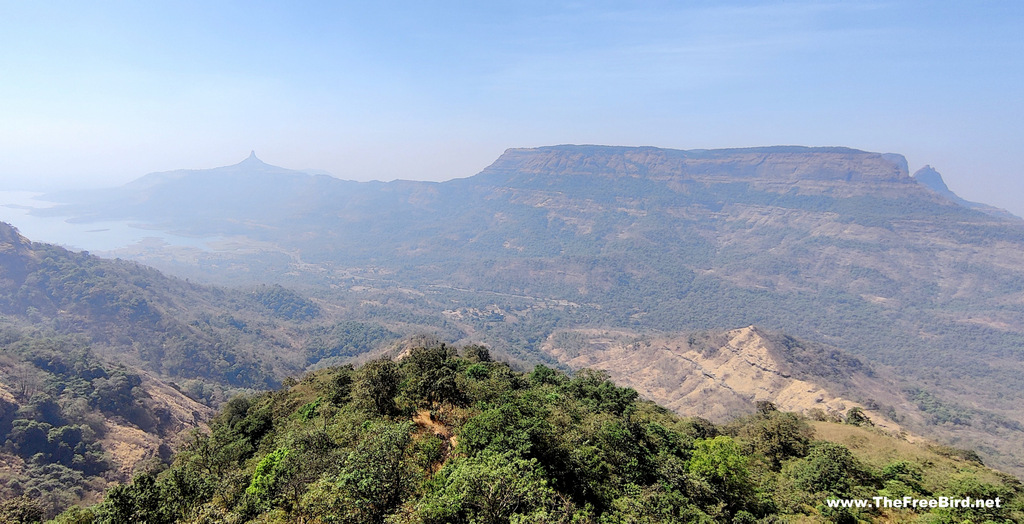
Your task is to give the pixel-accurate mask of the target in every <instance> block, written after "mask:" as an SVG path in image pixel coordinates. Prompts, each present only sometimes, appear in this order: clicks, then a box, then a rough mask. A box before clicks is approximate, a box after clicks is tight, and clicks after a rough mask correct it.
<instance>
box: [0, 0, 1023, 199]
mask: <svg viewBox="0 0 1024 524" xmlns="http://www.w3.org/2000/svg"><path fill="white" fill-rule="evenodd" d="M1022 35H1024V2H1016V1H1002V2H996V1H978V2H962V1H957V2H917V1H907V2H903V1H878V2H874V1H868V2H856V1H843V2H828V1H790V2H735V1H734V2H730V1H723V2H710V1H709V2H700V1H697V2H678V1H676V2H669V1H666V2H636V1H634V2H565V3H559V2H552V1H546V2H533V1H516V2H508V3H505V2H423V1H414V2H401V1H396V2H388V1H384V2H336V1H331V2H317V1H292V2H258V1H248V2H231V1H214V2H210V1H208V0H205V1H198V2H189V1H175V2H155V1H150V2H137V1H130V2H129V1H125V2H115V1H97V2H77V1H75V2H57V1H54V2H23V1H14V0H0V190H12V189H21V190H26V189H28V190H50V189H54V188H59V187H100V186H114V185H120V184H123V183H126V182H128V181H130V180H132V179H135V178H137V177H139V176H142V175H144V174H146V173H150V172H155V171H168V170H174V169H204V168H211V167H217V166H222V165H229V164H234V163H237V162H239V161H241V160H243V159H244V158H245V157H246V156H248V154H249V151H250V150H255V151H256V153H257V155H258V156H259V157H260V158H261V159H262V160H264V161H265V162H267V163H270V164H274V165H278V166H282V167H287V168H292V169H317V170H324V171H327V172H329V173H331V174H333V175H334V176H337V177H339V178H344V179H351V180H371V179H376V180H393V179H397V178H402V179H415V180H447V179H451V178H459V177H466V176H470V175H473V174H475V173H477V172H479V171H480V170H481V169H483V168H484V167H486V166H487V165H488V164H490V163H491V162H493V161H494V160H495V159H496V158H497V157H498V156H499V155H500V154H501V153H502V151H504V150H505V149H506V148H510V147H536V146H544V145H553V144H607V145H637V146H639V145H650V146H658V147H667V148H676V149H707V148H722V147H747V146H763V145H788V144H798V145H809V146H833V145H838V146H848V147H853V148H858V149H864V150H869V151H878V152H892V153H901V154H903V155H905V156H906V157H907V159H908V160H909V163H910V168H911V170H912V171H913V170H916V169H917V168H920V167H921V166H923V165H925V164H930V165H932V166H933V167H935V168H936V169H937V170H938V171H939V172H941V173H942V174H943V176H944V178H945V179H946V183H947V184H948V185H949V186H950V188H951V189H952V190H954V191H956V192H957V193H958V194H960V196H962V197H964V198H967V199H969V200H976V201H981V202H985V203H988V204H992V205H996V206H999V207H1003V208H1006V209H1009V210H1010V211H1012V212H1014V213H1016V214H1018V215H1022V216H1024V199H1022V198H1020V197H1021V196H1022V195H1024V177H1021V176H1019V173H1020V172H1021V170H1022V168H1024V100H1022V99H1024V95H1022V93H1024V89H1022V84H1024V82H1022V81H1024V36H1022Z"/></svg>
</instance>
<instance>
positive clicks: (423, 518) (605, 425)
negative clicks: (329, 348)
mask: <svg viewBox="0 0 1024 524" xmlns="http://www.w3.org/2000/svg"><path fill="white" fill-rule="evenodd" d="M747 334H748V335H750V334H751V333H747ZM462 354H463V356H462V357H459V356H458V355H457V352H456V351H455V350H454V349H453V348H451V347H446V346H444V345H442V346H431V347H415V348H412V349H411V351H410V352H409V353H408V354H407V355H406V356H405V357H404V358H403V359H401V360H400V361H398V362H395V361H392V360H389V359H378V360H373V361H370V362H367V363H366V364H364V365H363V366H361V367H359V368H353V367H351V366H344V367H338V368H329V369H324V370H319V371H317V372H315V373H311V374H309V375H307V376H305V377H303V378H302V380H301V381H298V382H297V383H295V384H293V385H292V386H291V387H289V388H286V389H282V390H279V391H272V392H266V393H263V394H260V395H256V396H251V397H239V398H236V399H234V400H232V401H231V402H229V403H228V404H227V405H226V406H225V407H224V409H223V410H222V411H221V413H220V414H219V415H218V416H217V417H216V418H215V419H214V420H213V421H212V422H211V424H210V432H209V433H200V434H197V435H195V436H194V438H193V440H192V441H191V442H190V444H189V445H188V446H187V447H186V448H185V449H184V450H182V451H181V452H180V453H179V454H178V455H177V456H176V458H175V460H174V463H173V464H172V465H171V466H170V467H169V468H168V469H167V470H165V471H162V472H146V473H143V474H140V475H138V476H136V477H135V479H134V480H133V482H132V483H130V484H127V485H122V486H117V487H115V488H112V489H111V490H109V491H108V492H107V496H106V498H105V500H104V501H103V502H102V503H101V504H97V505H94V506H91V507H87V508H73V509H71V510H69V511H68V512H66V513H65V514H64V515H62V516H61V518H62V519H64V520H63V521H64V522H66V521H73V522H78V523H83V524H85V523H97V524H98V523H100V522H157V523H164V522H167V523H170V522H240V523H241V522H309V523H324V522H398V523H413V522H419V523H424V524H444V523H470V522H489V523H503V522H545V523H570V522H576V523H596V522H665V523H682V522H707V523H711V522H721V523H729V522H734V523H738V522H788V521H799V522H861V521H878V522H909V521H911V520H912V519H915V521H920V522H925V521H928V522H932V521H935V522H966V521H972V522H976V521H981V520H982V519H985V521H987V522H1015V521H1016V522H1019V521H1020V519H1021V518H1024V511H1022V507H1024V506H1022V503H1024V488H1022V487H1021V484H1020V482H1019V481H1017V480H1016V479H1014V478H1012V477H1010V476H1008V475H1005V474H1001V473H999V472H996V471H993V470H990V469H988V468H986V467H984V466H983V465H981V464H980V463H979V462H978V460H977V457H976V455H973V454H972V453H970V452H965V451H963V450H956V449H951V448H947V447H942V446H935V445H931V444H928V443H910V442H907V441H905V440H901V439H898V438H894V437H889V436H885V435H883V434H881V433H879V432H877V431H874V430H872V429H871V428H870V427H868V426H869V424H870V423H869V422H868V421H866V420H865V419H864V418H863V417H862V416H858V415H856V412H855V411H854V412H852V414H851V415H850V416H849V417H848V419H847V421H846V423H842V424H841V423H830V422H821V421H808V420H807V419H805V418H802V417H800V416H798V415H795V414H793V413H786V412H783V411H779V410H778V409H776V407H775V406H773V405H772V404H771V403H770V402H762V403H761V404H759V405H758V411H757V413H754V414H751V415H748V416H745V417H741V418H738V419H735V420H733V421H731V422H730V423H729V424H726V425H716V424H713V423H711V422H709V421H707V420H703V419H697V418H686V417H679V416H677V415H674V414H672V413H671V412H669V411H668V410H666V409H664V408H662V407H659V406H657V405H655V404H653V403H650V402H647V401H643V400H640V399H638V396H637V392H636V391H634V390H632V389H630V388H625V387H621V386H618V385H616V384H615V383H613V382H611V381H610V380H608V377H607V375H606V374H604V373H600V372H594V371H584V372H580V373H577V374H576V375H575V376H573V377H569V376H566V375H565V374H563V373H560V372H558V371H556V370H552V369H550V368H546V367H544V366H537V367H535V368H534V370H533V371H532V372H530V373H521V372H515V371H512V370H511V369H509V367H508V366H507V365H506V364H504V363H501V362H496V361H492V360H491V358H490V355H489V354H488V352H487V351H486V350H484V349H482V348H480V347H479V346H469V347H465V348H463V349H462ZM876 497H877V500H879V501H881V500H883V499H886V498H888V499H890V500H894V499H895V500H898V501H900V502H902V501H903V498H904V497H907V498H909V499H914V500H916V499H925V500H927V499H935V500H936V502H938V501H939V500H940V498H942V499H945V500H949V499H950V498H954V499H956V500H958V501H959V500H964V499H965V497H970V498H971V499H972V500H973V499H982V500H992V505H991V506H987V507H978V508H975V507H970V508H939V507H935V508H931V507H928V506H927V505H924V506H921V505H917V506H914V507H907V508H898V509H897V508H893V507H888V508H886V507H878V508H873V507H865V508H833V507H829V505H828V502H827V501H828V500H830V499H864V500H867V501H872V500H876ZM997 497H998V500H999V503H998V506H996V505H995V501H996V498H997ZM2 511H3V508H2V506H0V512H2ZM0 515H2V513H0Z"/></svg>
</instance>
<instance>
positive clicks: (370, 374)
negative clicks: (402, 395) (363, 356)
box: [354, 358, 401, 416]
mask: <svg viewBox="0 0 1024 524" xmlns="http://www.w3.org/2000/svg"><path fill="white" fill-rule="evenodd" d="M400 383H401V374H400V372H399V368H398V365H397V364H395V363H394V362H392V361H391V359H387V358H381V359H377V360H371V361H369V362H367V363H366V364H363V367H361V368H360V369H359V373H358V377H357V379H356V385H355V390H354V394H355V396H356V399H357V400H358V402H359V403H360V404H361V405H362V406H363V407H364V408H365V409H368V410H370V411H371V412H373V413H376V414H378V415H384V416H387V415H391V414H393V413H394V412H395V395H397V394H398V386H399V384H400Z"/></svg>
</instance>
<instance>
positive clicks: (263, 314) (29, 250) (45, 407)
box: [0, 223, 400, 512]
mask: <svg viewBox="0 0 1024 524" xmlns="http://www.w3.org/2000/svg"><path fill="white" fill-rule="evenodd" d="M399 337H400V335H399V334H397V333H394V332H392V331H390V330H388V329H386V328H384V327H382V326H381V325H379V324H373V323H361V322H355V321H347V320H339V319H337V318H336V317H335V315H332V314H329V313H325V312H324V311H323V310H322V309H321V307H320V306H319V305H318V304H317V303H315V302H313V301H311V300H309V299H308V298H305V297H303V296H300V295H299V294H297V293H295V292H293V291H290V290H287V289H285V288H282V287H280V286H256V287H251V288H247V289H242V290H226V289H221V288H213V287H209V286H198V285H194V284H191V283H188V282H186V281H183V280H179V279H175V278H169V277H166V276H164V275H162V274H160V273H159V272H158V271H155V270H153V269H150V268H146V267H144V266H141V265H139V264H136V263H134V262H125V261H119V260H105V259H101V258H98V257H95V256H92V255H90V254H88V253H76V252H71V251H68V250H65V249H62V248H60V247H57V246H53V245H49V244H40V243H33V242H30V241H29V240H27V239H25V238H24V237H22V236H21V235H19V234H18V233H17V231H16V230H15V229H14V228H12V227H11V226H9V225H7V224H2V223H0V500H2V499H12V498H13V499H16V498H17V497H20V496H23V495H24V496H27V497H30V498H31V499H33V500H35V501H36V502H38V503H39V504H40V505H41V506H42V507H43V508H44V509H45V510H46V511H47V512H54V511H59V510H61V509H63V508H64V507H66V506H68V505H69V504H72V503H81V502H90V501H95V500H96V498H97V497H98V496H99V495H100V494H102V492H103V491H104V490H105V489H106V487H107V486H108V485H110V483H112V482H123V481H127V480H128V479H130V478H131V475H132V474H133V472H135V471H136V470H138V469H146V468H149V467H153V466H154V465H155V464H160V463H162V462H164V461H166V460H168V459H169V458H170V456H171V452H172V449H173V448H175V447H176V446H178V445H179V444H180V443H181V440H180V438H179V437H181V436H182V435H181V433H182V432H187V431H190V430H192V429H195V428H196V427H198V426H200V425H202V424H203V423H204V422H205V421H207V420H208V419H209V418H210V416H211V415H212V413H213V410H212V409H211V406H219V405H220V404H221V403H223V402H224V401H226V400H227V399H228V398H231V397H232V396H233V395H235V394H237V393H239V392H246V391H248V392H252V391H262V390H266V389H268V388H272V387H276V386H277V385H279V384H280V382H281V380H283V379H285V378H286V377H287V376H289V375H298V374H301V373H302V372H303V371H304V370H306V369H307V368H309V367H311V366H313V365H316V364H320V363H321V362H324V363H327V362H331V361H332V359H333V360H337V359H349V358H352V357H354V356H357V355H360V354H363V353H365V352H367V351H370V350H373V349H377V348H380V347H382V346H386V345H387V344H389V343H391V342H393V341H395V340H397V339H398V338H399Z"/></svg>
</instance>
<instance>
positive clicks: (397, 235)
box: [63, 146, 1024, 468]
mask: <svg viewBox="0 0 1024 524" xmlns="http://www.w3.org/2000/svg"><path fill="white" fill-rule="evenodd" d="M200 175H201V174H200ZM197 176H199V175H197ZM300 180H301V181H302V182H301V183H299V184H292V185H288V184H285V183H284V182H282V184H283V187H284V189H283V190H281V189H279V188H276V187H271V188H269V189H266V190H264V191H263V193H262V194H260V195H249V194H246V193H245V192H241V191H239V190H238V188H237V187H231V186H225V187H222V188H219V192H215V191H205V192H202V194H199V193H200V192H201V189H195V188H183V189H182V188H176V189H174V190H172V188H164V190H163V191H161V192H157V193H154V199H155V200H153V201H151V202H150V203H148V204H147V205H145V206H143V205H136V206H134V207H126V208H125V209H127V210H128V211H124V210H119V209H118V208H117V207H116V206H115V205H114V204H116V203H117V202H118V201H117V200H116V199H114V200H111V201H110V202H108V204H110V205H105V206H103V207H102V208H96V207H89V206H85V205H82V206H81V207H79V208H74V209H73V206H72V207H65V208H64V209H63V212H69V213H71V212H75V213H79V212H80V213H79V215H78V216H97V215H89V214H90V213H102V214H105V215H103V216H105V217H107V218H113V219H118V218H124V219H127V218H129V217H130V219H131V220H138V221H141V222H148V223H150V224H157V225H158V227H161V228H164V229H166V230H171V231H180V232H183V233H187V234H189V235H194V236H199V237H202V236H207V235H212V236H217V235H221V236H224V237H227V238H229V239H230V241H229V242H228V241H225V242H222V243H221V244H222V245H223V246H224V249H218V248H217V247H216V246H217V245H216V244H214V245H213V247H211V248H210V249H209V250H206V251H200V250H193V251H182V250H178V251H174V250H161V249H160V247H159V246H153V247H149V246H139V247H137V248H135V249H134V250H132V251H128V252H124V253H122V254H123V255H124V256H127V255H128V254H131V256H133V257H137V258H138V259H139V260H143V261H145V262H147V263H151V264H154V265H157V266H161V264H163V265H162V266H161V267H163V268H166V269H170V270H172V271H180V272H181V273H180V274H186V275H189V276H192V277H196V278H199V277H202V278H205V279H207V281H209V280H217V279H221V280H220V281H229V282H238V281H241V282H247V281H246V280H244V279H249V280H248V282H251V281H253V280H256V281H259V280H260V279H263V280H264V281H277V282H286V283H289V284H294V285H299V286H306V289H310V290H313V292H315V293H319V294H320V296H321V297H323V298H324V299H329V300H338V301H342V302H343V303H345V304H346V305H345V306H344V307H346V308H348V309H347V311H367V312H372V314H373V315H380V316H388V317H389V318H416V319H425V318H432V319H436V320H437V321H438V323H439V324H440V323H442V322H446V323H447V325H448V326H449V328H451V329H452V330H453V331H452V332H454V330H458V333H461V334H463V335H456V337H457V338H458V337H461V336H472V337H477V338H476V340H477V341H483V342H485V343H488V344H493V347H494V349H495V350H496V351H500V352H502V353H503V354H505V355H508V356H509V357H510V358H514V359H515V360H516V361H518V362H536V361H548V362H550V360H549V359H550V358H551V357H550V355H547V354H545V353H543V352H542V351H541V350H540V346H541V345H542V344H543V342H544V341H545V340H547V338H548V337H549V336H551V335H552V334H553V333H555V332H557V331H559V330H560V329H566V328H574V329H620V330H630V331H633V332H638V333H653V334H659V333H681V332H692V331H694V330H706V329H733V328H736V327H737V326H748V325H757V326H760V327H763V328H764V329H766V330H769V331H778V332H783V333H787V334H791V335H792V336H795V337H798V338H800V339H803V340H813V341H816V342H820V343H824V344H828V345H830V346H833V347H840V348H843V350H844V351H847V352H848V353H850V354H851V355H853V356H855V357H857V358H859V359H863V360H864V361H866V362H868V363H870V364H871V365H872V366H875V367H877V368H878V369H880V370H887V371H889V372H892V373H893V374H894V375H896V376H902V377H904V378H903V380H904V382H905V385H906V387H907V388H908V389H913V390H914V391H915V392H916V393H914V395H916V396H917V397H915V398H919V399H920V400H919V401H916V402H918V403H919V404H921V405H927V406H930V409H933V411H935V413H934V414H933V415H932V416H931V420H932V423H931V425H932V426H934V427H933V428H932V429H933V430H934V431H937V432H945V434H947V435H953V436H954V437H951V438H959V437H955V436H956V435H961V436H962V435H965V433H963V432H962V431H961V426H962V425H964V424H967V425H971V424H973V425H974V426H972V428H973V429H978V428H983V429H984V428H988V429H985V430H984V431H989V432H990V433H991V434H990V437H986V438H991V440H990V441H991V442H994V443H995V444H994V445H993V447H991V448H988V449H987V450H982V451H983V452H984V453H986V454H987V455H986V456H987V457H993V456H995V455H999V454H1000V453H1002V454H1004V458H1005V454H1010V455H1013V454H1015V453H1018V452H1017V451H1010V449H1009V447H1007V446H1010V444H1007V443H1004V444H999V443H998V441H999V440H1000V439H1002V440H1004V441H1005V440H1006V435H1008V434H1010V433H1013V432H1014V431H1016V430H1015V429H1013V428H1014V427H1017V425H1020V424H1024V415H1022V414H1021V413H1020V411H1019V409H1017V406H1018V405H1019V402H1021V401H1024V398H1022V397H1024V394H1022V391H1024V379H1022V377H1024V354H1022V348H1024V299H1022V298H1021V297H1024V260H1021V258H1020V256H1019V253H1021V252H1024V226H1022V224H1021V222H1020V221H1018V220H1013V219H1004V218H1000V217H995V216H990V215H987V214H985V213H982V212H980V211H978V210H973V209H969V208H966V207H963V206H960V205H958V204H956V203H955V202H952V201H950V200H949V199H948V198H946V197H944V196H942V195H939V194H937V193H935V192H934V191H933V190H931V189H929V188H927V187H926V186H925V185H923V184H922V183H920V182H919V181H917V180H915V179H913V178H912V177H911V176H909V175H908V174H907V167H906V161H905V159H903V158H902V157H900V156H897V155H891V154H882V153H871V152H864V151H857V150H851V149H846V148H840V149H835V148H825V149H816V148H801V147H796V148H793V147H782V148H764V149H762V148H754V149H737V150H728V151H724V152H723V151H698V152H695V153H692V152H691V153H688V152H686V151H681V150H665V149H659V148H626V147H612V146H555V147H550V148H534V149H513V150H510V151H509V152H508V153H506V154H505V155H502V157H500V158H499V159H498V161H496V162H495V164H492V166H489V167H488V168H485V169H484V170H483V171H482V172H481V173H480V174H479V175H476V176H474V177H468V178H463V179H455V180H451V181H447V182H411V181H401V182H388V183H385V182H375V183H358V182H344V181H340V180H336V179H329V178H324V179H322V180H320V181H319V184H320V185H312V184H311V183H310V181H311V180H313V178H311V177H308V176H307V177H301V179H300ZM179 189H181V190H179ZM200 197H201V198H200ZM261 199H263V200H261ZM159 202H164V203H168V202H173V204H174V205H157V204H158V203H159ZM266 202H270V204H267V203H266ZM75 209H77V210H78V211H75ZM119 213H120V214H119ZM182 253H185V255H186V256H184V257H180V258H176V257H178V255H181V254H182ZM230 279H236V280H230ZM367 314H369V313H367ZM364 320H365V318H364ZM449 328H446V329H449ZM942 406H947V407H945V408H943V407H942ZM950 406H952V407H950ZM968 415H969V416H968ZM975 426H976V427H975ZM973 429H972V431H973ZM1007 432H1009V433H1007ZM963 438H965V439H966V438H968V437H967V436H963ZM1000 446H1001V447H1000ZM1000 450H1002V451H1000ZM993 460H995V459H993ZM1007 460H1011V459H1007ZM1012 460H1016V462H1014V465H1012V466H1010V467H1014V468H1022V467H1024V465H1022V464H1021V463H1020V461H1019V460H1017V459H1012Z"/></svg>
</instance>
